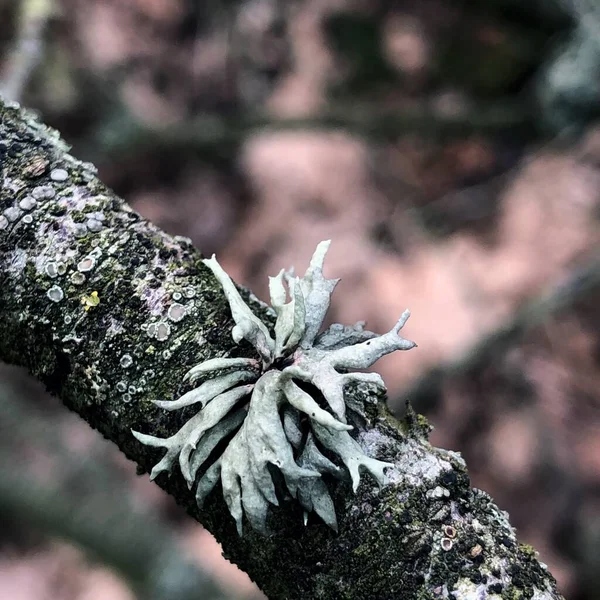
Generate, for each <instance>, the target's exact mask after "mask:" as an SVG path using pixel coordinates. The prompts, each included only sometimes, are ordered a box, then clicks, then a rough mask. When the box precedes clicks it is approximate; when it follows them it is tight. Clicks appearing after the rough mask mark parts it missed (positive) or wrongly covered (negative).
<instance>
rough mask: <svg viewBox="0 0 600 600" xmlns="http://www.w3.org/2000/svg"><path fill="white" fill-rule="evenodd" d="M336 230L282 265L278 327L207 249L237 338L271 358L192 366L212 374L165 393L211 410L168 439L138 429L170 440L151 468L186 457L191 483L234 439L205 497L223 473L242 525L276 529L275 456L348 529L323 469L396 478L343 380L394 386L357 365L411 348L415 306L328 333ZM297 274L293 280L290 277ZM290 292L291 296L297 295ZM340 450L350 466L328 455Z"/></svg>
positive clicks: (287, 477)
mask: <svg viewBox="0 0 600 600" xmlns="http://www.w3.org/2000/svg"><path fill="white" fill-rule="evenodd" d="M328 248H329V242H328V241H327V242H321V243H320V244H319V245H318V246H317V249H316V251H315V253H314V255H313V257H312V260H311V262H310V265H309V267H308V269H307V271H306V273H305V275H304V276H303V277H301V278H299V277H295V276H294V275H293V273H292V272H286V271H283V270H282V271H281V272H280V273H279V274H278V275H277V276H276V277H271V278H270V282H269V290H270V296H271V305H272V307H273V309H274V311H275V313H276V315H277V320H276V324H275V339H273V337H272V336H271V333H270V332H269V329H268V327H267V325H265V323H263V322H262V321H261V320H260V319H259V318H258V317H257V316H256V315H255V314H254V313H253V312H252V311H251V310H250V308H249V307H248V305H247V304H246V303H245V302H244V301H243V299H242V297H241V296H240V294H239V292H238V290H237V288H236V287H235V285H234V283H233V282H232V281H231V279H230V277H229V276H228V275H227V273H225V271H224V270H223V269H222V267H221V266H220V265H219V263H218V262H217V260H216V258H215V257H214V256H213V257H212V258H211V259H209V260H204V264H206V265H207V266H208V267H209V268H210V269H211V271H212V272H213V273H214V275H215V277H216V278H217V279H218V281H219V283H220V284H221V287H222V288H223V291H224V292H225V296H226V298H227V301H228V302H229V306H230V308H231V313H232V316H233V320H234V321H235V326H234V327H233V330H232V337H233V339H234V341H235V342H236V343H240V342H241V341H242V340H246V341H247V342H249V343H250V344H251V345H252V346H253V347H254V348H255V349H256V351H257V353H258V355H259V357H260V360H255V359H252V358H213V359H210V360H207V361H205V362H203V363H201V364H198V365H196V366H194V367H193V368H192V369H190V370H189V371H188V373H187V375H186V376H185V378H184V381H189V382H192V383H194V382H196V381H197V380H199V379H205V381H204V382H203V383H201V384H200V385H199V386H198V387H196V388H194V389H192V390H191V391H189V392H187V393H185V394H184V395H183V396H181V397H180V398H178V399H177V400H173V401H163V400H157V401H155V404H156V405H157V406H159V407H161V408H164V409H166V410H176V409H180V408H184V407H187V406H191V405H199V407H200V410H199V411H198V412H197V413H196V414H195V415H194V416H193V417H192V418H191V419H189V420H188V421H187V423H185V425H184V426H183V427H182V428H181V429H180V430H179V431H178V432H177V433H176V434H175V435H173V436H171V437H170V438H167V439H162V438H158V437H154V436H151V435H147V434H142V433H139V432H136V431H134V432H133V434H134V435H135V437H136V438H137V439H138V440H140V441H141V442H142V443H144V444H146V445H149V446H154V447H158V448H166V449H167V453H166V455H165V456H164V457H163V458H162V460H161V461H160V462H159V463H158V464H156V465H155V467H154V468H153V469H152V473H151V478H155V477H156V476H157V475H158V474H159V473H161V472H163V471H171V470H172V469H173V466H174V465H175V463H176V462H178V463H179V467H180V470H181V472H182V474H183V476H184V478H185V479H186V481H187V483H188V485H189V487H190V488H191V487H192V486H193V485H194V484H195V483H196V480H197V475H198V473H199V471H200V469H202V468H206V467H207V464H206V463H207V461H208V460H209V459H210V458H211V457H213V456H214V450H215V449H216V448H217V446H219V444H221V442H225V441H227V440H229V441H228V442H227V444H226V446H225V449H224V450H223V452H222V454H221V455H220V456H219V457H218V458H217V459H216V460H215V461H214V462H213V463H212V464H210V465H208V468H206V471H205V472H204V474H203V475H202V477H200V478H199V479H198V481H197V488H196V500H197V502H198V505H199V506H202V504H203V503H204V500H205V499H206V497H207V495H208V494H209V493H210V491H211V490H212V489H213V488H214V487H215V485H216V484H217V482H218V481H219V479H221V485H222V489H223V496H224V498H225V501H226V503H227V506H228V508H229V511H230V513H231V514H232V516H233V517H234V519H235V521H236V524H237V529H238V532H239V533H240V534H241V532H242V518H243V515H245V516H246V518H247V519H248V521H249V522H250V524H251V526H252V527H254V528H255V529H257V530H259V531H261V532H265V531H266V518H267V511H268V507H269V504H272V505H278V503H279V501H278V497H277V494H276V486H275V483H274V480H273V477H272V471H271V469H272V468H275V469H277V470H278V471H279V472H280V473H281V475H282V477H283V481H284V482H285V485H286V487H287V490H288V491H289V493H290V494H291V495H292V496H293V497H294V498H296V499H297V500H298V502H299V503H300V505H301V506H302V507H303V509H304V511H305V513H304V514H305V523H306V517H307V514H308V513H309V512H311V511H314V512H315V513H316V514H317V515H319V517H321V519H323V521H324V522H325V523H326V524H327V525H329V526H330V527H332V528H333V529H335V530H337V519H336V515H335V509H334V505H333V500H332V498H331V495H330V494H329V491H328V489H327V486H326V484H325V482H324V480H323V479H322V477H321V476H322V475H332V476H334V477H337V478H343V477H346V473H348V474H349V476H350V479H351V481H352V488H353V490H354V491H356V490H357V488H358V485H359V482H360V472H361V470H366V471H368V472H369V473H370V474H371V476H372V477H373V478H374V479H375V480H376V481H377V482H378V483H379V484H380V485H384V484H385V483H387V479H386V475H385V472H384V471H385V469H386V468H387V467H391V466H393V465H392V464H391V463H386V462H382V461H379V460H376V459H374V458H370V457H368V456H367V455H365V453H364V452H363V450H362V448H361V446H360V445H359V444H358V443H357V442H356V441H355V440H354V439H353V438H352V437H351V436H350V434H349V433H348V431H349V430H351V429H352V426H351V425H348V424H347V422H346V402H345V398H344V387H345V386H346V385H347V384H348V383H350V382H369V383H375V384H376V385H378V386H381V387H384V384H383V381H382V379H381V377H380V376H379V375H377V374H376V373H361V372H358V373H348V372H347V371H348V370H350V369H366V368H368V367H370V366H371V365H372V364H373V363H374V362H375V361H377V360H378V359H379V358H381V357H382V356H384V355H386V354H389V353H390V352H393V351H395V350H409V349H410V348H413V347H414V345H415V344H414V342H411V341H409V340H406V339H404V338H402V337H400V335H399V331H400V329H402V327H403V325H404V324H405V323H406V320H407V319H408V317H409V315H410V313H409V312H408V311H405V312H404V314H403V315H402V316H401V317H400V320H399V321H398V323H397V324H396V325H395V327H394V328H393V329H392V330H391V331H389V332H388V333H386V334H384V335H381V336H379V335H376V334H375V333H372V332H370V331H365V330H364V328H363V327H364V324H363V323H357V324H356V325H355V326H352V327H345V326H343V325H340V324H334V325H332V326H331V327H329V328H328V329H327V330H326V331H324V332H322V333H319V331H320V329H321V326H322V324H323V320H324V318H325V315H326V313H327V310H328V308H329V303H330V298H331V294H332V292H333V290H334V288H335V286H336V285H337V283H338V281H339V280H337V279H325V277H324V276H323V261H324V258H325V255H326V253H327V250H328ZM286 286H287V289H286ZM288 296H289V300H288ZM324 452H325V453H327V452H329V453H330V456H332V457H337V458H338V459H339V460H340V463H341V464H343V465H344V466H345V468H346V470H344V469H343V468H341V467H340V466H338V465H336V464H334V463H333V462H332V461H331V460H330V459H329V458H327V457H326V456H325V455H324Z"/></svg>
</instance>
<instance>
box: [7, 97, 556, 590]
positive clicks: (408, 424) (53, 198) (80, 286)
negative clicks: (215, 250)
mask: <svg viewBox="0 0 600 600" xmlns="http://www.w3.org/2000/svg"><path fill="white" fill-rule="evenodd" d="M0 181H1V182H2V187H1V190H0V215H1V216H0V360H3V361H5V362H9V363H13V364H17V365H22V366H24V367H26V368H27V369H29V371H30V372H31V373H32V374H33V375H35V376H36V377H37V378H39V379H40V380H42V381H43V382H44V383H45V384H46V386H47V387H48V389H49V390H50V391H51V392H52V393H54V394H56V395H58V396H59V397H60V398H61V399H62V401H63V402H64V403H65V404H66V405H67V406H68V407H70V408H71V409H72V410H74V411H76V412H77V413H79V414H80V415H81V416H82V417H83V418H84V419H85V420H86V421H87V422H88V423H89V424H90V425H91V426H92V427H94V428H96V429H97V430H99V431H100V432H101V433H102V434H103V435H104V436H106V437H107V438H108V439H110V440H112V441H113V442H115V443H116V444H117V445H118V446H119V448H120V449H121V450H122V451H123V452H124V453H125V454H126V455H127V456H128V457H129V458H130V459H132V460H133V461H135V462H137V463H138V465H140V469H141V470H142V471H149V470H150V468H151V466H152V465H153V464H155V463H156V462H157V460H158V459H159V458H160V456H161V452H156V451H155V450H153V449H151V448H148V447H146V446H143V445H142V444H140V443H139V442H137V440H135V438H134V437H133V436H132V435H131V433H130V430H131V429H132V428H133V429H136V430H138V431H142V432H146V433H152V434H153V435H159V436H163V437H166V436H167V435H171V434H172V433H174V432H175V431H176V430H177V429H178V428H179V427H180V426H181V425H182V423H183V422H184V421H185V420H186V419H187V418H189V416H190V413H189V412H186V411H181V412H180V413H179V412H178V413H175V414H174V413H166V411H164V410H159V409H157V408H156V407H155V406H154V405H153V404H152V400H153V399H165V400H172V399H174V398H176V397H177V396H178V395H180V394H181V393H182V391H184V390H185V388H184V387H183V383H182V379H183V375H184V373H185V372H186V371H187V370H188V369H189V368H190V367H191V366H193V365H194V364H196V363H198V362H200V361H202V360H205V359H208V358H210V357H215V356H221V355H222V354H223V353H224V352H226V351H231V350H232V349H233V343H232V341H231V337H230V332H231V327H232V325H233V322H232V320H231V317H230V313H229V308H228V305H227V302H226V300H225V297H224V295H223V293H222V292H221V289H220V286H219V285H218V283H217V282H216V280H215V279H214V277H213V276H212V274H211V273H210V271H209V270H208V269H207V268H205V267H204V266H203V265H202V263H201V262H200V259H201V258H202V255H201V253H200V252H199V251H198V250H196V249H195V248H193V247H192V245H191V244H190V242H189V240H187V239H184V238H178V237H171V236H169V235H167V234H165V233H164V232H162V231H160V230H159V229H157V228H156V227H155V226H153V225H152V224H151V223H149V222H147V221H145V220H144V219H142V218H141V217H140V216H139V215H138V214H136V213H135V212H134V211H132V210H131V208H129V207H128V206H127V205H126V204H125V203H124V202H123V201H121V200H120V199H119V198H117V197H116V196H115V195H114V194H113V193H112V192H111V191H110V190H108V189H107V188H106V187H105V186H104V185H103V184H102V183H101V182H100V181H98V179H97V178H96V176H95V173H94V169H93V167H91V165H86V164H82V163H80V162H79V161H77V160H75V159H74V158H72V157H71V156H70V155H69V154H68V148H67V146H66V145H65V144H64V143H63V142H62V141H60V139H59V137H58V135H57V134H56V133H55V132H53V131H51V130H49V129H47V128H46V127H44V126H43V125H41V124H39V122H37V121H36V120H35V118H34V117H33V116H32V115H31V114H28V113H27V112H24V111H22V110H21V109H19V107H17V106H7V105H5V104H2V102H1V101H0ZM179 305H181V306H183V307H185V309H182V308H180V306H179ZM174 306H175V308H173V307H174ZM253 308H254V309H255V310H256V311H257V313H259V314H261V316H262V317H264V318H266V319H267V320H268V317H266V315H265V312H264V307H263V306H262V305H261V304H260V303H258V302H255V303H254V304H253ZM182 314H183V315H184V316H183V318H181V315H182ZM242 350H244V348H242ZM245 350H246V355H250V354H251V348H250V347H247V348H246V349H245ZM348 393H349V394H351V395H352V396H353V398H352V399H353V401H357V402H359V403H362V404H363V406H364V417H363V418H361V419H360V423H356V425H357V426H358V427H357V429H358V431H359V433H358V441H359V443H360V444H361V445H362V446H363V448H364V449H365V451H366V452H367V454H369V455H371V456H373V457H375V458H378V459H380V460H384V461H390V462H393V463H394V464H395V468H394V469H392V470H388V475H389V477H390V479H391V483H390V485H387V486H386V487H384V488H382V489H379V488H378V487H377V485H376V484H375V483H374V482H373V481H372V480H371V479H369V477H368V476H367V475H365V476H364V477H363V478H362V483H361V485H360V487H359V489H358V492H357V494H356V495H353V494H352V491H351V488H350V485H349V484H348V483H344V484H338V485H337V486H336V487H335V491H334V500H335V504H336V511H337V515H338V521H339V527H340V533H339V534H335V533H333V532H332V531H331V530H330V529H328V528H327V527H326V526H325V525H324V524H322V523H321V522H319V521H318V520H317V519H316V518H313V517H310V518H309V522H308V525H307V526H306V527H305V526H304V525H303V524H302V512H301V510H300V509H299V508H298V507H297V506H296V505H295V504H294V502H293V501H289V502H287V503H284V504H283V506H281V507H280V508H277V509H272V511H271V514H270V518H269V525H270V527H271V529H272V530H273V533H272V535H270V536H269V537H267V538H265V537H262V536H260V535H259V534H256V533H254V532H253V531H252V530H251V529H250V528H249V527H245V533H244V537H243V538H240V537H238V535H237V533H236V530H235V524H234V521H233V519H232V518H231V516H230V515H229V513H228V511H227V509H226V507H225V503H224V502H223V500H222V499H221V497H220V495H219V493H218V489H217V491H215V492H213V493H212V494H211V496H210V498H209V501H208V502H207V504H206V506H205V509H204V510H202V511H199V510H198V509H197V507H196V506H195V503H194V494H193V492H190V491H189V490H188V489H187V487H186V485H185V484H184V481H183V478H182V477H180V476H178V475H176V476H173V477H171V478H170V479H169V478H167V477H166V476H165V475H161V476H160V477H159V478H158V480H157V483H158V484H159V485H160V486H161V487H163V488H164V489H165V490H167V491H168V492H169V493H170V494H172V495H173V496H174V497H175V498H176V499H177V501H178V502H179V503H180V504H182V505H183V506H184V507H185V508H186V509H187V510H188V512H189V513H190V514H191V515H192V516H193V517H194V518H196V519H198V520H199V521H200V522H201V523H202V524H203V525H204V526H205V527H206V528H207V529H208V530H210V531H211V532H212V533H213V534H214V535H215V536H216V537H217V539H218V540H219V542H221V544H222V545H223V549H224V553H225V556H226V557H227V558H229V559H230V560H231V561H233V562H235V563H236V564H238V565H239V566H240V567H241V568H242V569H243V570H245V571H246V572H247V573H249V574H250V576H251V577H252V578H253V579H254V581H256V583H257V584H258V585H259V587H261V589H263V590H264V591H265V593H266V594H267V595H268V597H269V598H273V599H289V600H292V599H296V598H298V599H299V598H323V599H336V600H337V599H353V600H354V599H357V600H358V599H367V598H369V599H373V600H377V599H382V600H383V599H392V598H398V599H402V600H410V599H413V598H446V597H450V598H456V599H461V598H465V599H466V598H478V599H479V598H482V599H483V598H506V599H509V598H510V599H517V598H535V599H536V600H541V599H551V598H560V595H559V594H558V592H557V591H556V587H555V583H554V580H553V578H552V576H551V575H550V574H549V573H548V571H547V569H546V568H545V566H544V565H543V564H541V563H540V562H539V561H538V560H537V558H536V554H535V551H534V550H533V549H532V548H530V547H527V546H523V545H520V544H519V543H518V542H517V540H516V537H515V532H514V531H513V529H512V528H511V527H510V524H509V522H508V518H507V515H506V514H505V513H503V512H502V511H500V509H498V507H496V506H495V505H494V503H493V502H492V500H491V499H490V498H489V496H487V495H486V494H485V493H483V492H481V491H478V490H473V489H471V488H470V485H469V478H468V475H467V471H466V467H465V465H464V462H463V460H462V459H461V457H460V455H458V454H457V453H453V452H449V451H445V450H441V449H436V448H433V447H432V446H431V445H430V444H429V443H428V441H427V434H428V431H429V426H428V425H427V422H426V421H425V419H423V418H421V417H419V416H417V415H414V413H412V412H411V411H409V412H408V414H407V417H406V418H405V420H404V421H403V422H398V421H397V420H396V419H394V418H393V417H392V416H391V415H390V414H389V413H388V412H387V410H386V408H385V406H384V402H383V398H381V397H378V396H377V394H376V392H375V391H374V389H373V388H369V387H367V386H364V387H356V388H353V389H351V390H348ZM332 485H333V483H332Z"/></svg>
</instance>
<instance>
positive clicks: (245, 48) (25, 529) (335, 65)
mask: <svg viewBox="0 0 600 600" xmlns="http://www.w3.org/2000/svg"><path fill="white" fill-rule="evenodd" d="M0 91H1V92H2V93H3V94H4V96H5V97H7V98H9V99H13V100H17V101H19V102H22V103H23V104H24V105H26V106H28V107H30V108H33V109H35V110H37V111H39V113H40V114H41V115H42V118H43V119H44V120H45V121H46V122H47V123H48V124H50V125H53V126H54V127H56V128H58V129H59V130H60V131H61V132H62V134H63V136H64V137H65V138H66V140H67V141H68V142H69V143H70V144H72V145H73V147H74V150H73V152H74V154H75V155H76V156H77V157H78V158H82V159H85V160H89V161H92V162H94V163H95V164H96V166H97V167H98V168H99V174H100V177H101V179H102V180H103V181H104V182H106V183H107V184H108V185H109V186H111V187H112V188H113V189H114V190H115V191H116V192H117V193H118V194H119V195H120V196H122V197H123V198H125V199H126V200H127V201H128V202H129V203H130V204H131V205H132V206H133V207H134V208H135V209H136V210H137V211H139V212H140V213H141V214H142V215H144V216H145V217H147V218H148V219H150V220H152V221H153V222H154V223H156V224H157V225H159V226H160V227H162V228H163V229H165V230H167V231H168V232H170V233H172V234H179V235H184V236H188V237H190V238H191V239H192V240H193V242H194V243H195V245H196V246H197V247H199V248H200V249H201V250H202V251H203V252H204V253H205V254H211V253H213V252H216V253H217V254H218V256H219V260H220V261H221V263H222V264H223V265H224V266H225V268H226V270H227V271H228V272H229V273H231V274H232V276H233V277H234V278H235V279H236V280H237V281H238V282H240V283H243V284H244V285H246V286H248V287H250V288H251V289H252V290H253V291H254V292H255V293H256V294H257V295H259V296H260V297H262V298H265V299H266V298H267V297H268V295H267V275H274V274H276V273H277V272H278V271H279V269H280V268H281V267H282V266H285V267H288V266H290V265H292V264H294V265H295V266H296V268H297V269H299V270H302V269H304V268H305V267H306V265H307V262H308V259H309V257H310V255H311V253H312V251H313V249H314V247H315V246H316V244H317V243H318V242H319V241H320V240H323V239H332V240H333V243H332V246H331V250H330V253H329V256H328V261H327V264H326V275H328V276H333V277H338V276H341V277H342V282H341V283H340V285H339V286H338V288H337V290H336V293H335V295H334V300H333V305H332V309H331V313H330V319H331V320H332V321H340V322H344V323H353V322H355V321H358V320H366V321H367V327H368V328H369V329H371V330H373V331H376V332H384V331H387V330H389V329H390V328H391V326H392V325H393V324H394V322H395V321H396V319H397V318H398V316H399V315H400V313H401V312H402V311H403V310H404V309H405V308H407V307H408V308H410V309H411V311H412V317H411V319H410V321H409V323H408V324H407V326H406V328H405V330H404V331H405V332H406V336H407V337H409V338H411V339H414V340H415V341H417V342H418V344H419V347H418V349H415V350H413V351H411V352H409V353H398V354H397V355H394V356H391V357H388V358H386V359H385V360H382V361H381V363H378V370H379V371H380V372H381V373H382V375H383V376H384V378H385V380H386V383H387V385H388V389H389V404H390V407H391V408H392V410H394V411H395V412H396V413H397V414H398V415H401V414H402V412H403V410H404V406H405V402H406V400H407V399H410V400H411V402H412V403H413V405H414V406H415V408H416V409H417V410H418V411H420V412H422V413H424V414H426V415H427V417H428V418H429V419H430V421H431V422H432V424H433V425H434V426H435V430H434V431H433V433H432V436H431V439H432V442H433V443H434V444H436V445H440V446H443V447H446V448H451V449H453V450H457V451H460V452H462V454H463V455H464V457H465V458H466V460H467V463H468V465H469V468H470V473H471V477H472V483H473V485H474V486H476V487H480V488H483V489H484V490H486V491H487V492H489V493H490V494H491V495H492V496H493V497H494V498H495V500H496V501H497V502H498V504H499V505H500V506H501V507H502V508H503V509H505V510H507V511H508V512H509V513H510V515H511V520H512V524H513V525H514V526H516V527H517V529H518V536H519V539H520V540H521V541H522V542H526V543H529V544H532V545H533V546H534V547H535V548H536V549H537V550H538V551H539V552H540V556H541V560H542V561H543V562H545V563H547V564H548V566H549V568H550V569H551V571H552V572H553V574H554V575H555V577H556V578H557V579H558V582H559V586H560V589H561V590H562V592H563V593H564V595H565V596H566V597H567V598H568V599H569V600H592V599H593V598H597V597H598V595H597V593H598V589H599V588H600V569H599V568H598V567H599V566H600V560H599V558H598V557H599V556H600V333H599V331H600V330H599V327H598V326H599V324H600V304H599V300H600V253H599V247H600V246H599V240H600V235H599V232H600V231H599V219H600V129H598V128H597V125H596V119H597V117H598V116H599V113H600V110H599V108H600V8H597V6H596V5H595V3H594V1H593V0H581V1H578V0H565V1H564V2H561V1H558V0H556V1H554V0H529V1H528V2H522V1H521V0H405V1H402V0H396V1H391V0H389V1H386V0H287V1H278V0H246V1H243V2H242V1H236V0H213V1H211V2H203V1H200V0H0ZM114 531H118V535H116V536H115V535H113V534H111V532H114ZM111 535H112V537H111ZM165 540H166V541H165ZM158 542H160V543H158ZM165 548H168V550H169V552H168V554H169V557H170V559H169V560H170V562H169V560H167V559H165V551H164V549H165ZM184 555H185V556H187V557H188V559H189V561H190V562H189V564H188V567H189V570H190V571H189V573H193V576H192V575H189V573H188V575H189V576H186V577H183V576H182V573H180V572H178V571H177V567H176V566H174V564H175V563H177V564H181V563H180V562H177V560H176V559H178V557H181V556H184ZM186 564H187V563H186ZM150 565H153V566H154V567H155V568H153V569H150ZM157 565H158V566H157ZM150 571H152V574H150ZM194 577H196V579H194ZM202 577H205V579H206V581H205V585H206V587H205V588H202V587H201V586H199V587H196V588H195V589H194V590H193V591H192V592H190V590H188V589H185V584H184V583H182V581H184V580H186V581H190V580H193V581H200V580H202ZM198 578H199V579H198ZM214 581H216V582H217V584H214ZM213 585H217V586H219V587H221V588H222V590H223V591H222V592H218V593H217V592H214V595H213V596H211V595H210V593H211V592H210V589H211V586H213ZM203 590H204V591H203ZM186 594H187V595H186ZM136 595H137V597H142V598H169V599H174V600H177V599H178V598H192V597H196V598H213V597H214V598H217V597H219V598H232V599H233V598H250V599H258V598H261V597H262V596H261V595H260V594H259V593H258V592H257V591H256V589H255V588H254V587H253V584H252V583H251V582H249V580H248V578H247V577H246V576H245V575H244V574H242V573H240V572H239V571H237V569H236V568H235V567H233V566H232V565H231V564H229V563H227V562H226V561H225V560H224V559H223V558H221V557H220V549H219V546H218V545H217V543H216V542H215V541H214V540H213V539H212V538H211V536H210V535H209V534H207V533H206V532H205V531H203V529H202V527H201V526H200V525H198V524H197V523H195V522H194V521H192V520H190V519H189V518H187V517H186V515H184V514H183V511H182V510H180V509H179V507H177V506H176V505H175V503H174V501H173V500H172V499H171V498H170V497H167V496H166V495H165V494H163V493H162V492H161V490H159V489H158V488H157V487H155V486H153V485H152V484H150V483H149V481H148V479H147V477H146V476H143V477H138V476H136V474H135V468H134V465H133V464H131V463H130V462H128V461H127V460H125V459H124V458H123V457H122V456H121V455H120V454H119V452H118V451H117V450H116V448H115V447H113V446H111V445H110V444H109V443H108V442H106V441H105V440H103V439H100V436H99V435H98V434H97V433H95V432H94V431H92V430H91V429H90V428H89V427H88V426H87V425H86V423H84V422H83V421H81V420H80V419H78V417H77V416H76V415H73V414H70V413H68V412H67V411H66V410H65V409H64V407H62V406H61V405H60V403H59V402H58V401H57V400H56V399H54V398H51V397H49V396H48V395H47V394H46V393H45V392H44V390H43V389H41V387H40V386H39V385H38V384H37V383H36V382H35V381H33V380H32V379H31V378H29V377H28V376H27V374H26V373H25V372H24V371H23V370H20V369H16V368H14V367H10V366H7V365H1V364H0V597H2V598H11V599H18V600H38V599H43V598H52V599H54V600H83V599H85V600H92V599H96V598H103V599H110V600H129V599H132V598H135V597H136Z"/></svg>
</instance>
